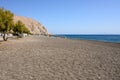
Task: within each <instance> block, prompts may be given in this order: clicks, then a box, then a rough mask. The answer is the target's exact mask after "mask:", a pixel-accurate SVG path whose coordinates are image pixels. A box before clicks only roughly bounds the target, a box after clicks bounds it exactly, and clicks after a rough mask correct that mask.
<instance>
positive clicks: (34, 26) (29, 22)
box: [14, 16, 49, 35]
mask: <svg viewBox="0 0 120 80" xmlns="http://www.w3.org/2000/svg"><path fill="white" fill-rule="evenodd" d="M18 20H20V21H22V22H23V23H24V24H25V26H26V27H27V28H28V29H29V30H30V32H31V33H32V34H42V35H48V34H49V33H48V31H47V29H46V28H45V27H44V26H43V25H42V24H40V23H39V22H38V21H36V20H34V19H31V18H27V17H22V16H14V22H17V21H18Z"/></svg>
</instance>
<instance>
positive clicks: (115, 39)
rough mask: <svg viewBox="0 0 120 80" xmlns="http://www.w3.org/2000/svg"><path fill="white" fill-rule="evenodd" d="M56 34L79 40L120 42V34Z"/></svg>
mask: <svg viewBox="0 0 120 80" xmlns="http://www.w3.org/2000/svg"><path fill="white" fill-rule="evenodd" d="M56 36H58V37H65V38H70V39H79V40H95V41H103V42H114V43H120V35H56Z"/></svg>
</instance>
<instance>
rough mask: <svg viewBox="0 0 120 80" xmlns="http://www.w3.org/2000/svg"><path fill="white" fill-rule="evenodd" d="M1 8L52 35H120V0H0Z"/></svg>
mask: <svg viewBox="0 0 120 80" xmlns="http://www.w3.org/2000/svg"><path fill="white" fill-rule="evenodd" d="M0 7H3V8H5V9H7V10H10V11H12V12H13V13H14V14H15V15H20V16H26V17H30V18H33V19H35V20H37V21H39V22H40V23H41V24H43V25H44V26H45V27H46V28H47V30H48V31H49V32H50V33H51V34H120V0H0Z"/></svg>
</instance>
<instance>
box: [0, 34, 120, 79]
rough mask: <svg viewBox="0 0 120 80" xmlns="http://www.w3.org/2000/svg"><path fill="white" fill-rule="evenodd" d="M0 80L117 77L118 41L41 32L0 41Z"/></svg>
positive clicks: (119, 61) (119, 69)
mask: <svg viewBox="0 0 120 80" xmlns="http://www.w3.org/2000/svg"><path fill="white" fill-rule="evenodd" d="M0 80H120V44H116V43H104V42H97V41H85V40H70V39H64V38H54V37H50V38H49V37H43V36H41V37H38V36H31V37H26V38H21V39H12V40H9V41H7V42H0Z"/></svg>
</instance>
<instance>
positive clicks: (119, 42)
mask: <svg viewBox="0 0 120 80" xmlns="http://www.w3.org/2000/svg"><path fill="white" fill-rule="evenodd" d="M52 36H53V37H60V38H67V39H73V40H88V41H98V42H105V43H118V44H120V41H118V42H117V41H109V40H108V41H107V40H102V39H100V40H99V39H94V38H93V39H89V38H88V39H87V38H86V39H85V38H82V37H81V38H80V37H78V38H77V37H76V38H74V37H70V36H111V35H79V34H77V35H71V34H70V35H67V34H66V35H52ZM112 36H118V37H119V36H120V35H112Z"/></svg>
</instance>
